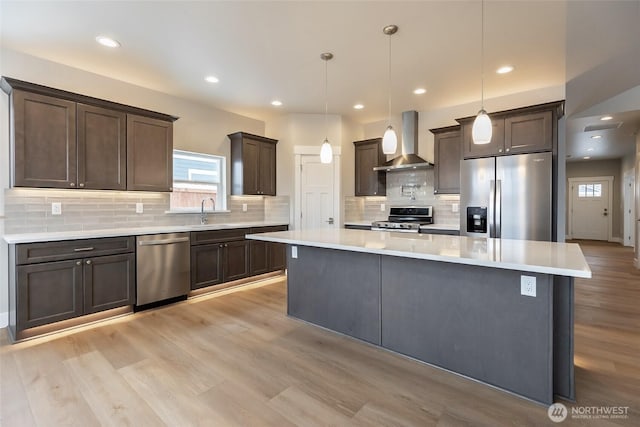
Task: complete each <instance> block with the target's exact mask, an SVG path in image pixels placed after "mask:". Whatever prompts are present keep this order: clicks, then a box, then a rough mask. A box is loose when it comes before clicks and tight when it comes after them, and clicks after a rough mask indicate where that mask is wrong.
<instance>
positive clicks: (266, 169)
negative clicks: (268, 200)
mask: <svg viewBox="0 0 640 427" xmlns="http://www.w3.org/2000/svg"><path fill="white" fill-rule="evenodd" d="M258 169H259V172H258V173H259V177H258V192H259V193H260V194H262V195H265V196H275V195H276V146H275V144H270V143H268V142H262V143H260V164H259V167H258Z"/></svg>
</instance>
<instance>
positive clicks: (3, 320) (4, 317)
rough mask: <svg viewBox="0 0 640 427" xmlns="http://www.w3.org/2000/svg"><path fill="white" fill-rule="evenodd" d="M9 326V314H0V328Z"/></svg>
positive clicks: (3, 312) (4, 312)
mask: <svg viewBox="0 0 640 427" xmlns="http://www.w3.org/2000/svg"><path fill="white" fill-rule="evenodd" d="M7 326H9V312H8V311H2V312H0V328H6V327H7Z"/></svg>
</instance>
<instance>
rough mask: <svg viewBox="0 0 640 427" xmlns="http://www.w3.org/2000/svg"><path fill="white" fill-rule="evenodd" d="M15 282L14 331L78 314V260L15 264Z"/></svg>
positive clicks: (80, 294)
mask: <svg viewBox="0 0 640 427" xmlns="http://www.w3.org/2000/svg"><path fill="white" fill-rule="evenodd" d="M16 285H17V286H16V287H17V292H16V298H17V307H16V316H17V329H18V331H20V330H23V329H28V328H33V327H35V326H41V325H46V324H47V323H53V322H58V321H60V320H66V319H71V318H73V317H76V316H80V315H81V314H82V310H83V308H82V262H81V261H80V260H70V261H60V262H47V263H44V264H34V265H21V266H18V268H17V278H16Z"/></svg>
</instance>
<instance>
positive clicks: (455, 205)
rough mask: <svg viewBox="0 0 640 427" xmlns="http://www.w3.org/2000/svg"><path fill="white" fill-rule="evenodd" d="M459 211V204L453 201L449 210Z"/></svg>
mask: <svg viewBox="0 0 640 427" xmlns="http://www.w3.org/2000/svg"><path fill="white" fill-rule="evenodd" d="M459 211H460V205H459V204H457V203H453V204H452V205H451V212H453V213H456V212H459Z"/></svg>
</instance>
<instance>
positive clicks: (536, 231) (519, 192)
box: [460, 152, 553, 241]
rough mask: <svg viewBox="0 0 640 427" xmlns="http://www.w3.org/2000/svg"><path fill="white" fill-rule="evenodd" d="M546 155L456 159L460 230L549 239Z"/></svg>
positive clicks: (549, 175)
mask: <svg viewBox="0 0 640 427" xmlns="http://www.w3.org/2000/svg"><path fill="white" fill-rule="evenodd" d="M552 182H553V168H552V155H551V153H550V152H547V153H533V154H520V155H515V156H501V157H488V158H483V159H470V160H461V164H460V234H461V235H462V236H474V237H497V238H503V239H522V240H544V241H551V240H552V229H553V223H552V221H553V215H552V191H553V187H552Z"/></svg>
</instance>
